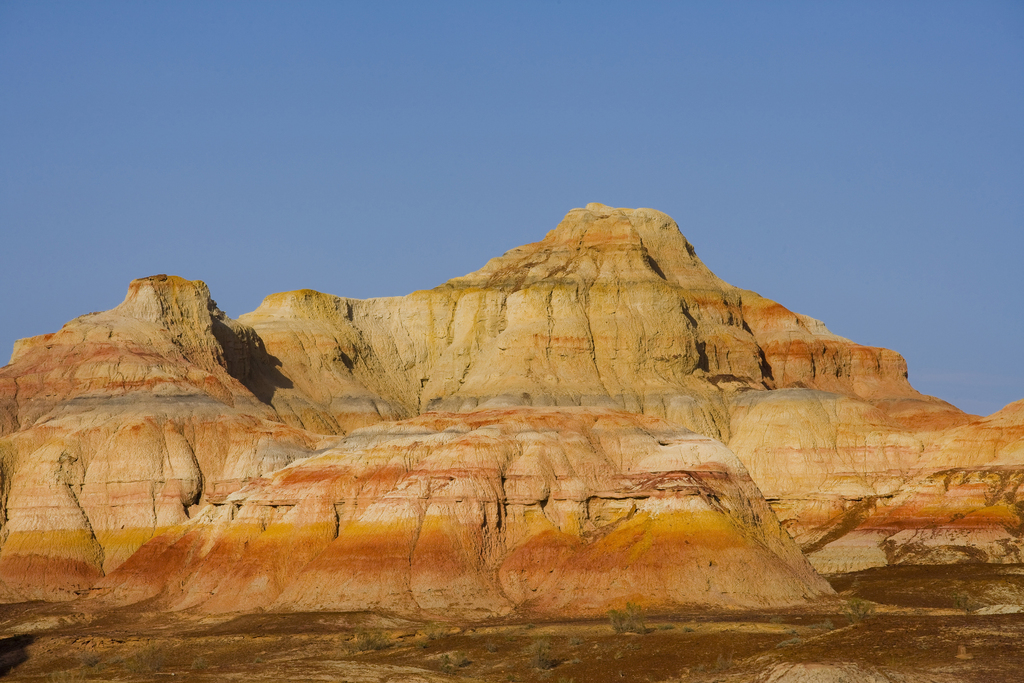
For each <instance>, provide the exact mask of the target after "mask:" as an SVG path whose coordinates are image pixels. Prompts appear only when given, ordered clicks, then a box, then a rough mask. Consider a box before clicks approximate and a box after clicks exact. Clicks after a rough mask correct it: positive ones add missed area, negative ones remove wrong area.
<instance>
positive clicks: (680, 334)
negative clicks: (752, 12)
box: [0, 204, 1024, 614]
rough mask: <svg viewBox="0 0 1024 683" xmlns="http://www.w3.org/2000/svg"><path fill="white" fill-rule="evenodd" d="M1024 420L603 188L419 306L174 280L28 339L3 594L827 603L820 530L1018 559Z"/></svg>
mask: <svg viewBox="0 0 1024 683" xmlns="http://www.w3.org/2000/svg"><path fill="white" fill-rule="evenodd" d="M1022 440H1024V414H1022V408H1021V404H1020V403H1016V404H1012V405H1011V406H1008V407H1007V408H1006V409H1004V410H1003V411H1001V412H1000V413H996V414H995V415H993V416H990V417H988V418H984V419H978V418H975V417H974V416H969V415H965V414H964V413H962V412H961V411H959V410H957V409H956V408H954V407H953V406H951V405H949V404H947V403H944V402H942V401H940V400H938V399H935V398H931V397H927V396H923V395H921V394H920V393H918V392H917V391H915V390H914V389H913V388H912V387H911V386H910V384H909V382H908V381H907V370H906V363H905V362H904V360H903V359H902V358H901V357H900V356H899V355H898V354H897V353H895V352H892V351H889V350H886V349H878V348H871V347H865V346H860V345H857V344H855V343H853V342H851V341H849V340H846V339H843V338H841V337H838V336H836V335H833V334H831V333H830V332H829V331H828V330H827V329H826V328H825V326H824V325H823V324H822V323H820V322H818V321H816V320H813V319H811V318H808V317H806V316H802V315H800V314H797V313H793V312H791V311H789V310H788V309H786V308H785V307H783V306H781V305H780V304H777V303H775V302H772V301H769V300H767V299H764V298H763V297H760V296H758V295H757V294H755V293H753V292H750V291H746V290H740V289H737V288H735V287H732V286H730V285H728V284H726V283H724V282H722V281H721V280H719V279H718V278H717V277H715V276H714V274H712V273H711V272H710V271H709V270H708V269H707V268H706V267H705V266H704V264H703V263H701V261H700V260H699V259H698V258H697V256H696V254H695V251H694V249H693V247H692V246H691V245H690V244H689V242H687V240H686V239H685V238H684V237H683V236H682V234H681V233H680V232H679V229H678V226H676V224H675V223H674V222H673V221H672V220H671V219H670V218H669V217H668V216H666V215H664V214H662V213H659V212H657V211H653V210H649V209H637V210H628V209H612V208H609V207H606V206H603V205H599V204H591V205H588V207H587V208H586V209H576V210H574V211H572V212H570V213H569V214H568V215H567V216H566V218H565V219H564V220H563V221H562V222H561V223H560V224H559V225H558V227H557V228H555V229H554V230H553V231H551V232H550V233H548V235H547V236H546V237H545V238H544V239H543V240H542V241H540V242H537V243H534V244H530V245H526V246H523V247H519V248H517V249H513V250H512V251H510V252H508V253H506V254H505V255H503V256H501V257H498V258H495V259H492V260H491V261H490V262H489V263H488V264H487V265H485V266H484V268H482V269H481V270H479V271H477V272H475V273H471V274H470V275H467V276H464V277H460V278H455V279H453V280H450V281H449V282H447V283H445V284H443V285H441V286H439V287H436V288H434V289H432V290H428V291H420V292H414V293H412V294H410V295H408V296H405V297H396V298H386V299H369V300H363V301H360V300H354V299H345V298H340V297H335V296H330V295H326V294H321V293H318V292H313V291H310V290H302V291H298V292H287V293H282V294H275V295H271V296H269V297H267V298H266V299H265V300H264V302H263V304H262V305H261V306H260V307H259V308H258V309H257V310H256V311H253V312H252V313H249V314H246V315H243V316H241V317H240V318H239V319H238V320H237V321H236V320H232V319H230V318H228V317H227V316H226V315H225V314H224V313H223V312H221V311H220V310H219V309H218V308H217V307H216V304H215V303H214V302H213V301H212V300H211V299H210V295H209V292H208V290H207V288H206V286H205V285H204V284H203V283H201V282H189V281H186V280H182V279H180V278H175V277H168V276H156V277H152V278H145V279H142V280H136V281H134V282H133V283H132V284H131V286H130V288H129V292H128V296H127V297H126V299H125V302H124V303H122V304H121V305H120V306H118V307H117V308H115V309H113V310H111V311H107V312H105V313H96V314H90V315H87V316H82V317H81V318H77V319H76V320H73V321H71V322H69V323H68V324H67V325H65V326H64V328H63V329H61V330H60V331H59V332H56V333H54V334H49V335H43V336H41V337H34V338H31V339H27V340H22V341H20V342H19V343H18V344H17V345H16V347H15V350H14V354H13V356H12V360H11V363H10V364H9V365H8V366H5V367H4V368H2V369H0V476H2V488H0V496H2V499H0V503H2V505H0V509H2V513H3V516H2V517H0V522H2V524H3V526H2V532H0V540H2V543H3V545H2V546H0V591H2V593H3V597H4V598H5V599H7V600H20V599H26V598H42V599H57V598H62V597H73V596H74V595H75V594H76V593H86V592H90V591H91V592H92V593H94V594H96V595H98V596H100V598H101V599H103V600H107V601H112V602H114V603H118V604H123V603H126V602H133V601H137V600H143V599H154V600H156V601H157V602H159V603H160V604H163V605H165V606H167V607H188V606H201V607H202V608H204V609H209V610H231V609H243V608H245V609H248V608H255V607H268V606H273V607H275V608H281V609H342V608H344V609H349V608H353V607H357V606H364V607H366V606H373V607H380V608H386V609H391V610H396V611H403V612H404V611H416V610H449V609H450V610H456V611H461V612H462V613H466V614H502V613H507V612H509V611H510V610H521V611H534V612H540V613H552V612H562V613H567V612H572V611H573V610H575V611H577V612H579V613H585V612H593V611H600V610H602V609H606V608H607V606H609V605H615V604H620V603H621V602H622V601H624V600H626V599H638V598H644V599H645V600H647V601H648V602H650V603H652V604H658V605H661V606H670V605H675V604H691V603H699V604H714V605H736V606H742V605H771V604H789V603H792V602H796V601H800V600H805V599H809V598H813V597H815V596H819V595H823V594H827V593H828V592H829V589H828V587H827V585H826V584H824V583H823V582H822V581H821V580H820V579H819V578H818V577H817V576H816V575H815V574H814V572H813V571H812V570H811V569H810V567H809V566H808V565H807V563H806V561H805V560H804V558H803V556H801V554H800V553H799V551H798V550H797V545H799V546H800V547H801V548H802V549H803V550H804V552H805V553H807V556H808V557H809V559H810V561H811V563H812V564H814V565H815V566H816V567H817V568H819V570H824V571H845V570H852V569H860V568H864V567H869V566H877V565H884V564H887V563H907V562H916V563H936V562H937V563H944V562H962V561H971V562H978V561H983V562H1006V561H1017V562H1019V561H1021V543H1022V541H1021V529H1022V528H1024V524H1022V516H1024V515H1022V507H1024V503H1022V502H1020V500H1019V499H1018V495H1019V494H1018V491H1019V489H1020V486H1021V481H1022V479H1024V452H1022V446H1021V444H1022ZM723 444H725V445H723ZM726 446H728V448H726ZM762 494H763V497H762ZM764 498H767V501H768V503H769V504H770V506H771V508H769V507H767V506H766V505H765V502H764ZM773 510H774V514H773ZM776 515H777V517H778V519H780V520H781V521H782V525H783V527H784V528H785V529H786V530H787V531H788V534H787V533H782V532H780V531H779V526H778V521H776ZM793 539H795V542H794V540H793ZM705 562H706V563H707V565H706V566H705ZM751 576H757V577H761V579H762V580H761V581H760V582H758V581H752V580H751ZM697 577H700V578H697ZM764 577H771V580H770V581H767V582H766V581H763V578H764ZM328 585H329V586H331V588H330V589H327V588H325V586H328ZM584 585H587V586H593V587H594V588H593V590H592V592H589V593H586V595H584V593H585V592H584V591H582V590H581V586H584ZM92 589H98V590H92Z"/></svg>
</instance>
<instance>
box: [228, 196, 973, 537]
mask: <svg viewBox="0 0 1024 683" xmlns="http://www.w3.org/2000/svg"><path fill="white" fill-rule="evenodd" d="M241 320H242V321H244V322H245V323H246V324H248V325H251V326H252V327H253V329H254V330H256V332H257V333H258V334H259V335H260V336H261V338H263V339H264V341H265V343H266V345H267V349H268V352H269V353H270V354H271V355H272V356H273V357H275V358H277V359H279V360H280V362H281V366H280V370H281V373H282V375H283V376H284V377H287V378H295V379H294V386H295V387H297V388H299V387H313V388H311V389H304V390H303V392H302V393H303V396H305V397H313V398H312V400H309V399H308V398H307V399H300V400H294V399H292V398H291V394H289V393H288V392H285V391H279V392H277V393H276V394H275V398H274V399H272V400H271V403H272V404H273V405H274V406H275V408H276V409H277V410H278V412H279V413H280V414H281V415H282V418H283V419H285V420H286V421H288V422H289V423H290V424H296V425H303V426H308V427H310V428H312V429H314V430H316V431H322V430H323V429H325V428H327V429H333V427H330V426H327V425H335V424H337V425H339V428H340V427H341V426H342V425H345V424H366V423H368V422H371V421H373V420H377V419H384V418H385V417H389V416H392V415H404V416H409V415H415V414H417V413H419V412H422V411H424V410H434V409H443V410H455V411H460V410H461V411H465V410H472V409H475V408H477V407H483V408H487V407H500V406H524V405H533V406H574V405H583V406H586V405H594V406H605V407H613V408H619V409H625V410H630V411H633V412H641V413H644V414H648V415H655V416H658V417H664V418H666V419H668V420H671V421H673V422H676V423H678V424H681V425H684V426H686V427H688V428H690V429H692V430H694V431H697V432H699V433H702V434H705V435H707V436H711V437H713V438H718V439H722V440H723V441H725V442H726V443H728V444H729V446H730V448H732V449H733V450H734V451H735V452H736V453H737V454H738V455H739V456H740V458H741V460H743V462H744V463H745V464H746V465H747V467H748V469H749V470H750V472H751V475H752V477H753V478H754V480H755V481H756V482H757V483H758V485H759V486H760V487H761V489H762V491H763V492H764V493H765V495H766V496H767V497H768V498H769V499H770V500H771V501H772V504H773V506H775V508H776V510H777V512H778V513H779V514H780V516H781V517H782V518H783V521H784V523H785V525H786V527H787V529H789V530H790V532H791V533H792V534H793V535H794V536H795V537H796V538H797V539H798V540H799V541H800V543H801V544H802V545H804V546H805V547H807V548H810V549H812V550H813V549H817V548H818V547H820V546H821V545H823V544H825V543H827V542H829V541H830V540H832V538H833V536H835V535H836V534H840V535H841V533H842V532H843V531H844V530H848V527H849V526H850V525H851V524H852V525H856V523H857V521H858V516H863V514H864V512H865V510H867V509H868V508H870V507H871V506H872V505H873V504H874V501H876V500H880V499H889V498H891V497H892V496H894V495H895V494H896V492H898V491H900V490H901V487H902V486H903V485H904V484H905V483H907V482H908V481H910V480H911V479H913V478H914V476H916V473H919V472H920V467H919V465H920V461H921V459H922V457H923V454H924V451H925V448H926V446H927V445H928V444H930V443H932V442H933V441H934V439H936V438H937V437H938V435H939V434H940V433H941V432H942V430H944V429H949V428H952V427H955V426H958V425H963V424H966V423H967V422H969V421H970V420H971V416H968V415H965V414H964V413H962V412H961V411H959V410H957V409H956V408H954V407H953V406H950V405H949V404H947V403H944V402H942V401H939V400H938V399H934V398H931V397H927V396H923V395H921V394H919V393H918V392H916V391H915V390H914V389H913V388H912V387H911V386H910V384H909V382H908V381H907V369H906V363H905V361H904V360H903V358H901V357H900V356H899V355H898V354H897V353H895V352H893V351H889V350H886V349H878V348H872V347H865V346H860V345H857V344H854V343H853V342H850V341H849V340H846V339H843V338H841V337H838V336H836V335H834V334H832V333H830V332H829V331H828V330H827V329H826V328H825V326H824V325H823V324H822V323H820V322H818V321H816V320H813V319H811V318H808V317H806V316H802V315H799V314H796V313H793V312H791V311H789V310H787V309H786V308H785V307H783V306H781V305H779V304H777V303H775V302H773V301H770V300H768V299H765V298H763V297H761V296H758V295H757V294H755V293H753V292H749V291H745V290H740V289H737V288H735V287H732V286H730V285H728V284H726V283H725V282H723V281H721V280H720V279H718V278H717V277H715V276H714V275H713V274H712V273H711V272H710V271H709V270H708V269H707V267H705V266H704V264H703V263H701V261H700V260H699V259H698V258H697V256H696V254H695V252H694V249H693V247H692V246H691V245H690V244H689V242H687V240H686V238H685V237H683V236H682V234H680V232H679V229H678V227H677V226H676V224H675V223H674V222H673V221H672V220H671V219H670V218H669V217H668V216H666V215H665V214H662V213H660V212H657V211H652V210H650V209H637V210H629V209H612V208H610V207H607V206H603V205H600V204H591V205H589V206H588V207H587V208H586V209H576V210H574V211H572V212H570V213H569V214H568V215H567V216H566V218H565V219H564V220H563V221H562V223H561V224H560V225H559V226H558V227H557V228H556V229H555V230H553V231H551V232H550V233H549V234H548V235H547V237H545V239H544V240H542V241H540V242H537V243H535V244H530V245H526V246H523V247H519V248H517V249H513V250H511V251H510V252H508V253H507V254H505V255H504V256H501V257H499V258H496V259H492V260H491V261H490V262H489V263H488V264H487V265H486V266H485V267H484V268H482V269H481V270H479V271H477V272H475V273H471V274H470V275H467V276H464V277H461V278H455V279H453V280H451V281H449V282H448V283H446V284H444V285H441V286H440V287H437V288H435V289H432V290H428V291H421V292H414V293H413V294H410V295H409V296H406V297H396V298H389V299H369V300H366V301H358V300H353V299H342V298H338V297H332V296H329V295H324V294H318V293H315V292H310V291H308V290H303V291H300V292H289V293H283V294H276V295H273V296H270V297H267V299H266V300H265V301H264V303H263V305H261V306H260V307H259V308H258V309H257V310H256V311H254V312H253V313H250V314H248V315H244V316H242V317H241ZM310 368H316V369H317V371H316V372H312V373H311V371H310ZM321 377H322V378H324V384H322V385H320V386H321V387H325V386H327V385H328V384H329V385H330V386H331V389H330V390H329V391H327V390H323V391H321V393H320V394H317V389H316V384H317V378H321ZM276 397H280V398H279V399H278V398H276ZM293 406H299V408H294V407H293ZM325 426H327V427H325Z"/></svg>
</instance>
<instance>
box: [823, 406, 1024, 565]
mask: <svg viewBox="0 0 1024 683" xmlns="http://www.w3.org/2000/svg"><path fill="white" fill-rule="evenodd" d="M851 522H852V523H851ZM845 524H846V525H847V526H848V529H847V530H846V531H847V532H846V533H844V534H843V535H842V536H841V537H839V538H836V539H834V540H831V542H829V543H826V544H821V545H820V547H818V548H814V549H813V550H814V551H813V552H812V553H811V555H810V557H811V559H812V561H813V562H814V564H815V566H817V567H818V568H819V569H821V570H823V571H827V572H838V571H857V570H860V569H864V568H867V567H873V566H880V565H885V564H952V563H970V562H999V563H1019V562H1024V533H1022V532H1024V401H1017V402H1015V403H1011V404H1010V405H1008V406H1006V407H1005V408H1003V409H1002V410H1000V411H998V412H996V413H993V414H992V415H990V416H988V417H985V418H981V419H979V420H976V421H974V422H971V423H970V424H967V425H964V426H961V427H957V428H955V429H951V430H949V431H947V432H945V433H943V434H941V435H940V436H938V437H937V438H935V440H934V441H932V442H931V443H929V444H928V445H927V447H926V449H925V452H924V454H923V455H922V457H921V460H920V462H919V463H918V464H917V466H916V467H914V468H913V470H912V471H911V476H909V477H908V481H907V482H906V483H905V484H904V485H903V486H901V487H900V488H899V489H898V490H896V491H894V493H893V495H891V496H887V497H884V498H880V499H865V503H864V504H863V505H862V507H861V509H860V510H857V511H856V512H855V514H852V515H849V517H848V519H847V520H846V521H845Z"/></svg>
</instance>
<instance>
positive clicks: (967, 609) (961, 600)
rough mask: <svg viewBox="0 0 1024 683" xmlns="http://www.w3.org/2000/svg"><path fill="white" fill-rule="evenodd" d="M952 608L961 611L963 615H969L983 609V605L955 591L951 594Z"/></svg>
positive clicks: (965, 594)
mask: <svg viewBox="0 0 1024 683" xmlns="http://www.w3.org/2000/svg"><path fill="white" fill-rule="evenodd" d="M953 607H955V608H957V609H958V610H961V611H962V612H963V613H964V614H970V613H971V612H977V611H978V610H979V609H981V608H982V607H984V605H982V604H981V603H980V602H978V601H977V600H975V599H974V598H972V597H971V596H970V595H968V594H967V593H961V592H960V591H956V592H955V593H953Z"/></svg>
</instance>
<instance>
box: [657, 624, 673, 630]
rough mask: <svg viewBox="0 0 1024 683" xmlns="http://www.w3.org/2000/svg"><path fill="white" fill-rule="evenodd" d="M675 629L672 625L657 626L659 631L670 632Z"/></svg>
mask: <svg viewBox="0 0 1024 683" xmlns="http://www.w3.org/2000/svg"><path fill="white" fill-rule="evenodd" d="M674 628H675V625H674V624H661V625H659V626H658V630H659V631H671V630H672V629H674Z"/></svg>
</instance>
